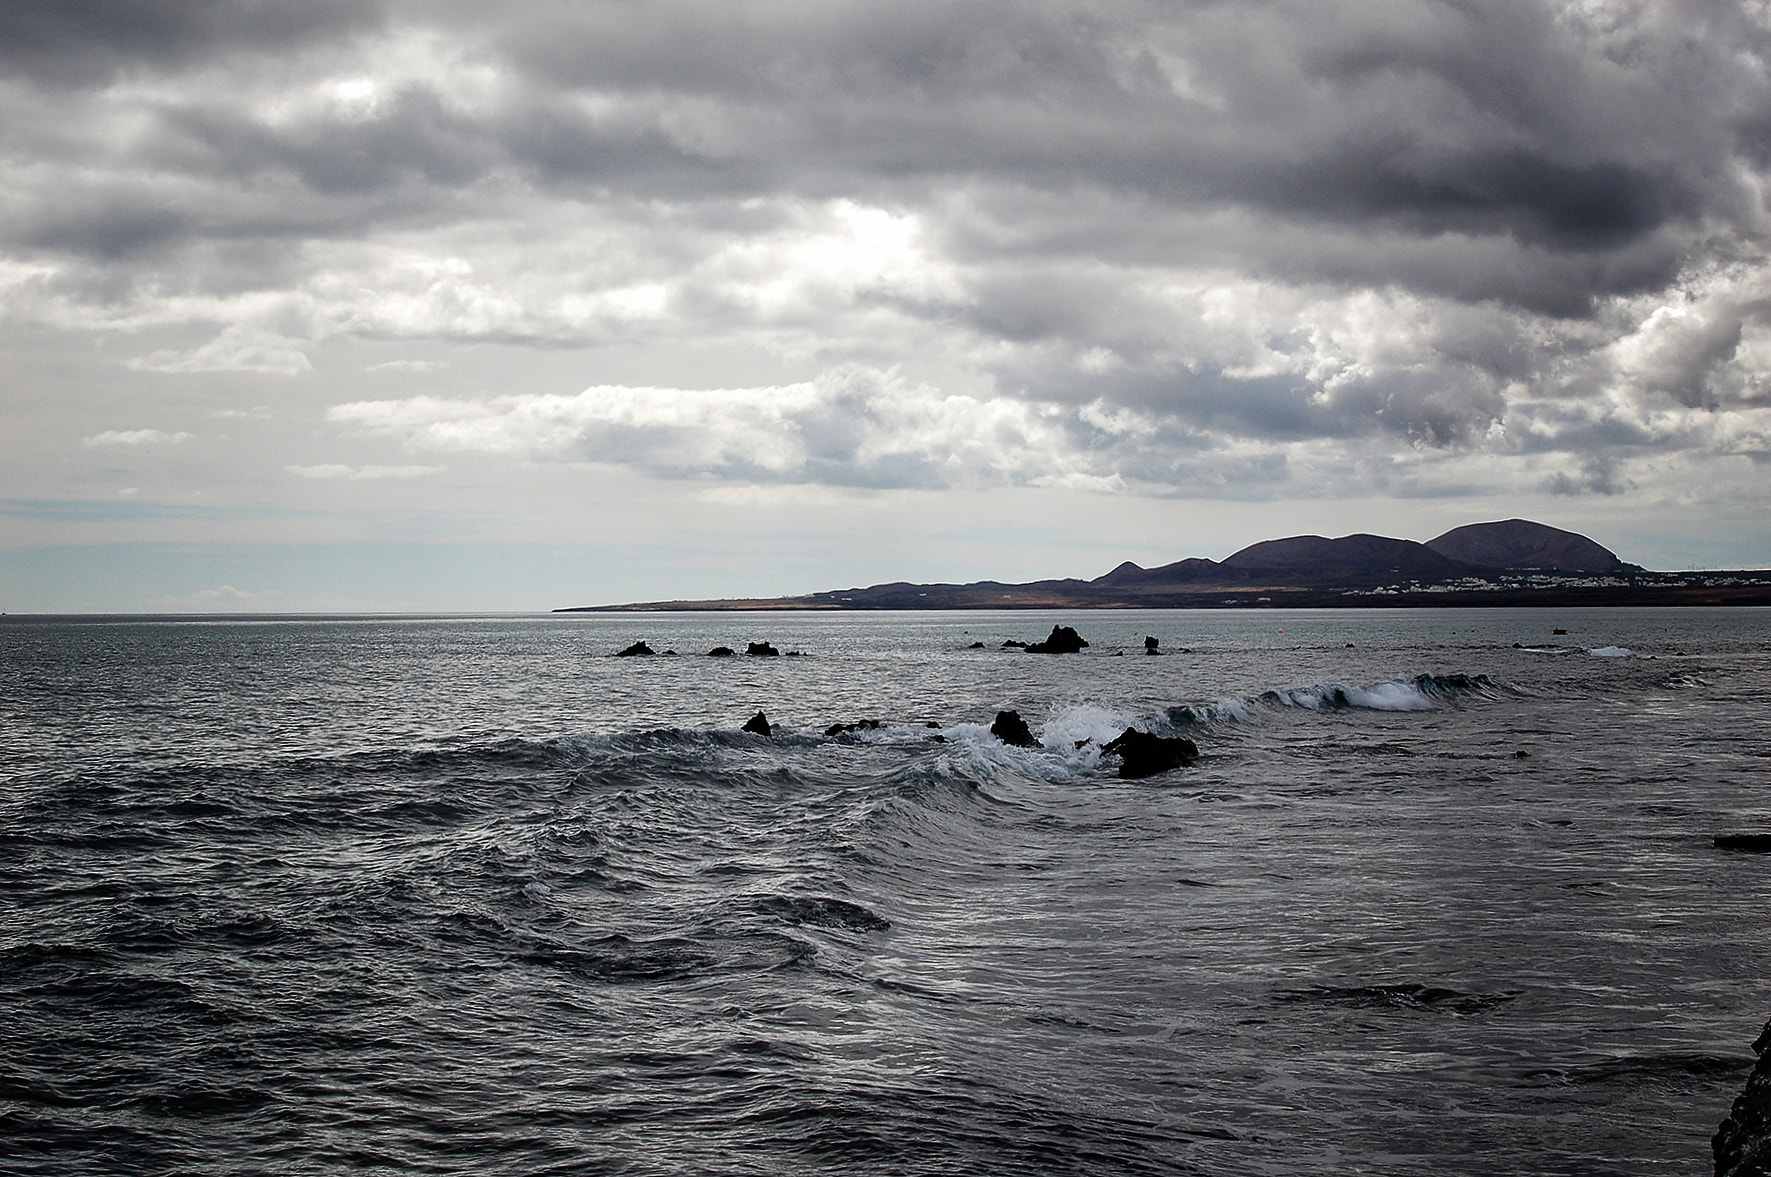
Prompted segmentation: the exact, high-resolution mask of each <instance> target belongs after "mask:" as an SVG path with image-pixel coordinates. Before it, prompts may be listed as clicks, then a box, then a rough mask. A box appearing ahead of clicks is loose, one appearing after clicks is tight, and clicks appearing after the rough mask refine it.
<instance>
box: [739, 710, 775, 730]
mask: <svg viewBox="0 0 1771 1177" xmlns="http://www.w3.org/2000/svg"><path fill="white" fill-rule="evenodd" d="M740 730H742V731H747V732H750V733H752V734H753V735H758V736H766V735H769V734H770V733H771V732H773V731H774V729H773V728H771V727H770V726H769V717H768V716H766V715H764V714H763V713H762V712H760V711H758V712H757V713H756V714H755V715H752V716H751V717H750V722H749V723H747V724H745V725H744V727H743V728H742V729H740Z"/></svg>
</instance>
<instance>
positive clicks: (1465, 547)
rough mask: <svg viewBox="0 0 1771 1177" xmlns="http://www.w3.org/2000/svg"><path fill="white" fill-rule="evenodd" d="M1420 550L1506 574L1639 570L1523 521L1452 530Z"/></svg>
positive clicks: (1579, 538)
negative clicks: (1501, 570) (1499, 569)
mask: <svg viewBox="0 0 1771 1177" xmlns="http://www.w3.org/2000/svg"><path fill="white" fill-rule="evenodd" d="M1425 546H1426V547H1428V548H1431V549H1432V550H1433V551H1434V552H1436V553H1438V554H1439V555H1441V556H1445V557H1448V558H1450V559H1452V560H1462V561H1463V562H1464V563H1466V564H1476V565H1479V566H1482V567H1486V568H1502V569H1506V570H1507V571H1509V572H1528V571H1529V572H1560V573H1565V574H1577V575H1585V576H1628V575H1631V574H1633V573H1637V572H1641V571H1642V568H1641V566H1640V565H1637V564H1626V563H1624V562H1623V561H1622V560H1619V559H1618V558H1617V554H1616V553H1615V552H1613V551H1611V550H1610V549H1609V548H1606V547H1604V546H1602V545H1600V544H1597V543H1594V542H1593V541H1592V540H1590V539H1588V538H1587V537H1586V536H1584V535H1578V534H1576V533H1575V532H1572V531H1563V530H1562V529H1561V528H1559V527H1548V526H1545V525H1544V524H1542V523H1533V522H1531V521H1530V520H1529V519H1505V520H1502V521H1500V522H1498V523H1471V524H1469V525H1468V526H1465V527H1454V528H1452V529H1451V530H1450V531H1448V532H1446V533H1445V534H1444V535H1441V536H1438V537H1437V538H1435V539H1430V540H1428V541H1427V542H1426V545H1425Z"/></svg>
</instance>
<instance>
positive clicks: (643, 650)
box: [615, 641, 657, 658]
mask: <svg viewBox="0 0 1771 1177" xmlns="http://www.w3.org/2000/svg"><path fill="white" fill-rule="evenodd" d="M655 653H657V651H656V650H654V649H652V647H650V646H648V645H646V643H645V642H644V641H638V642H635V643H634V644H633V645H631V646H629V647H627V649H625V650H616V651H615V657H617V658H649V657H651V656H652V655H653V654H655Z"/></svg>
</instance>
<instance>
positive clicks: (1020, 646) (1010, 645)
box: [1002, 638, 1027, 650]
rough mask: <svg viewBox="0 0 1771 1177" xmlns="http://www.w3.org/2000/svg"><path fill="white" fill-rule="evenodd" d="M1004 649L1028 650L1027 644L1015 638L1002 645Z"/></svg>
mask: <svg viewBox="0 0 1771 1177" xmlns="http://www.w3.org/2000/svg"><path fill="white" fill-rule="evenodd" d="M1002 648H1003V649H1005V650H1025V649H1026V648H1027V643H1026V642H1017V641H1016V640H1015V639H1014V638H1010V639H1009V640H1008V641H1006V642H1004V643H1002Z"/></svg>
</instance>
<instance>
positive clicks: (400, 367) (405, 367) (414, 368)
mask: <svg viewBox="0 0 1771 1177" xmlns="http://www.w3.org/2000/svg"><path fill="white" fill-rule="evenodd" d="M448 366H449V365H447V364H445V363H443V362H442V361H440V360H386V361H384V362H382V363H379V364H370V365H369V366H368V367H366V368H364V369H363V371H365V372H436V371H440V370H442V369H444V368H447V367H448Z"/></svg>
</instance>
